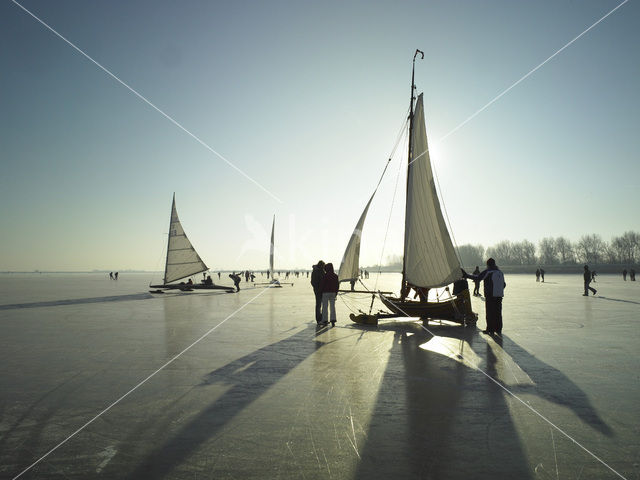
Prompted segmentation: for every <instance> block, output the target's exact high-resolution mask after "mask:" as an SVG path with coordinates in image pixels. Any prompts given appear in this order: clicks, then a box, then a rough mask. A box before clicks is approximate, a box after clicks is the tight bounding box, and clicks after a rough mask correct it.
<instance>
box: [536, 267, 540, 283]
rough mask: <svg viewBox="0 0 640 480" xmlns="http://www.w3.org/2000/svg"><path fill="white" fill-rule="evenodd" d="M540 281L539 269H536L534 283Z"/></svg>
mask: <svg viewBox="0 0 640 480" xmlns="http://www.w3.org/2000/svg"><path fill="white" fill-rule="evenodd" d="M539 281H540V269H539V268H538V269H536V282H539Z"/></svg>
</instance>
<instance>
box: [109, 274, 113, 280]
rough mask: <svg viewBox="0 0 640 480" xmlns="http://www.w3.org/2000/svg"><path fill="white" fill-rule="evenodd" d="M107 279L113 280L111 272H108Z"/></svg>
mask: <svg viewBox="0 0 640 480" xmlns="http://www.w3.org/2000/svg"><path fill="white" fill-rule="evenodd" d="M109 279H110V280H113V272H109Z"/></svg>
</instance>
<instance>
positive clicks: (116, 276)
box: [113, 272, 118, 280]
mask: <svg viewBox="0 0 640 480" xmlns="http://www.w3.org/2000/svg"><path fill="white" fill-rule="evenodd" d="M113 278H114V279H115V280H117V279H118V272H116V273H114V274H113Z"/></svg>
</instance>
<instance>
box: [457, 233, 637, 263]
mask: <svg viewBox="0 0 640 480" xmlns="http://www.w3.org/2000/svg"><path fill="white" fill-rule="evenodd" d="M458 252H459V255H460V260H461V261H462V264H463V265H466V266H467V267H469V266H471V265H474V266H475V265H478V266H482V265H484V263H485V262H486V259H487V258H489V257H493V258H495V259H496V261H497V262H498V264H499V265H577V264H581V263H587V264H594V265H597V264H620V265H633V264H636V263H638V262H640V233H638V232H632V231H630V232H625V233H623V234H622V235H621V236H619V237H613V238H612V239H611V241H610V242H606V241H605V240H603V239H602V237H600V235H597V234H592V235H583V236H582V237H581V238H580V239H579V240H578V241H577V242H571V241H570V240H569V239H567V238H565V237H545V238H543V239H542V240H540V241H539V242H538V245H537V246H536V245H534V244H533V243H531V242H530V241H529V240H522V241H521V242H510V241H508V240H504V241H502V242H499V243H498V244H496V245H493V246H492V247H489V248H487V249H485V248H484V247H483V246H482V245H469V244H467V245H461V246H460V247H458Z"/></svg>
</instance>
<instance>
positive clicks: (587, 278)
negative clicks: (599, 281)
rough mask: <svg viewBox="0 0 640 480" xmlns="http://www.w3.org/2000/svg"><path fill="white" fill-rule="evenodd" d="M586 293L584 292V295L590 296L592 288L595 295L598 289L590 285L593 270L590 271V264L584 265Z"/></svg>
mask: <svg viewBox="0 0 640 480" xmlns="http://www.w3.org/2000/svg"><path fill="white" fill-rule="evenodd" d="M583 277H584V293H583V294H582V296H583V297H588V296H589V290H591V292H593V294H594V295H595V294H596V292H597V290H596V289H595V288H593V287H590V286H589V284H590V283H591V272H590V271H589V265H585V266H584V275H583Z"/></svg>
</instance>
